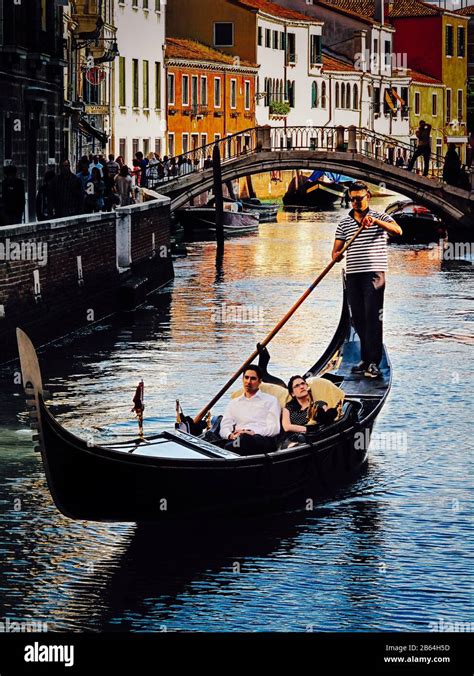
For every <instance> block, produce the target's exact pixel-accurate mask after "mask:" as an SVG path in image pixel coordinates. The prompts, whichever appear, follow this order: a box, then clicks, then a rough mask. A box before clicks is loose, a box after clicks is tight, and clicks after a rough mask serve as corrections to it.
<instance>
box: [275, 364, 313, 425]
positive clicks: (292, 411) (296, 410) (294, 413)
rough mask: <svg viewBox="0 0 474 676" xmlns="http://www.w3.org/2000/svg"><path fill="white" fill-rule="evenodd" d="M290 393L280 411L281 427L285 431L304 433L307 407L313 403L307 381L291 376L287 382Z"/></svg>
mask: <svg viewBox="0 0 474 676" xmlns="http://www.w3.org/2000/svg"><path fill="white" fill-rule="evenodd" d="M288 392H289V393H290V395H291V397H292V398H291V401H289V402H288V403H287V404H286V406H285V408H284V409H283V413H282V421H281V424H282V427H283V429H284V430H285V432H293V433H300V434H306V431H307V430H306V424H307V422H308V413H309V409H310V407H311V405H312V403H313V398H312V396H311V390H310V389H309V386H308V383H307V382H306V380H305V379H304V378H302V377H301V376H292V377H291V378H290V380H289V382H288Z"/></svg>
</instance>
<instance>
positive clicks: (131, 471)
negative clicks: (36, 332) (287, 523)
mask: <svg viewBox="0 0 474 676" xmlns="http://www.w3.org/2000/svg"><path fill="white" fill-rule="evenodd" d="M17 333H18V345H19V353H20V361H21V370H22V376H23V383H24V388H25V393H26V396H27V404H28V407H29V409H30V416H31V417H32V419H33V421H34V423H33V424H34V427H35V428H36V429H37V435H36V441H37V442H38V446H37V449H36V450H39V451H40V452H41V457H42V460H43V465H44V469H45V473H46V478H47V482H48V486H49V490H50V492H51V495H52V498H53V500H54V503H55V504H56V507H57V508H58V509H59V510H60V512H62V513H63V514H64V515H66V516H68V517H70V518H72V519H86V520H90V521H121V522H142V521H144V522H147V521H148V522H149V521H152V522H159V521H169V520H173V519H192V518H196V517H199V518H201V517H202V515H206V514H207V515H212V516H215V515H233V516H234V517H235V516H237V517H240V515H243V514H245V513H248V512H251V513H254V514H255V513H258V512H261V511H263V510H268V509H270V510H273V509H278V508H282V507H285V505H287V504H289V502H291V504H292V505H296V506H297V507H298V505H299V506H300V507H301V508H307V501H308V499H317V498H318V497H319V498H320V497H321V496H323V495H327V493H328V491H329V492H331V491H332V490H333V489H334V488H335V487H337V486H340V485H341V484H345V483H347V482H350V481H352V480H353V479H354V478H355V477H356V476H357V475H358V474H359V473H360V471H361V470H362V469H363V467H364V465H365V463H366V461H367V446H368V441H369V439H370V434H371V430H372V426H373V424H374V422H375V420H376V418H377V415H378V413H379V412H380V410H381V408H382V406H383V404H384V402H385V399H386V398H387V395H388V392H389V390H390V385H391V367H390V362H389V359H388V356H387V353H386V352H385V350H384V354H383V359H382V362H381V371H382V377H381V378H380V379H377V380H369V379H366V378H363V377H360V376H356V375H353V374H352V373H351V367H352V366H353V365H354V364H356V363H357V362H358V361H359V359H360V345H359V341H358V338H357V336H356V334H354V331H353V329H352V328H351V323H350V316H349V310H348V306H347V302H346V300H345V297H344V302H343V308H342V314H341V318H340V321H339V325H338V328H337V330H336V332H335V335H334V337H333V339H332V341H331V343H330V344H329V346H328V348H327V349H326V351H325V352H324V354H323V355H322V357H321V358H320V359H318V360H317V361H316V363H315V364H314V365H313V366H312V367H311V368H310V369H309V371H308V372H307V373H306V376H307V377H310V376H318V377H321V378H325V379H327V380H330V381H332V382H333V383H335V384H336V385H338V386H339V387H341V388H342V389H343V390H344V393H345V399H344V403H343V406H342V410H341V414H340V417H339V419H338V420H336V421H335V422H332V423H330V424H328V425H326V426H324V425H322V426H320V427H318V429H317V432H316V433H315V434H312V435H310V436H309V435H307V436H306V437H302V439H300V441H299V443H298V444H297V445H296V446H293V447H288V448H280V449H279V450H276V451H275V452H272V453H268V454H265V455H264V454H262V455H254V456H247V457H242V456H239V455H238V453H237V452H234V451H229V450H226V449H223V448H220V447H219V446H216V445H214V444H212V443H210V442H208V441H206V440H205V439H204V438H203V437H202V435H201V436H193V435H192V434H188V433H186V432H183V431H181V430H179V429H176V430H168V431H164V432H162V433H160V434H157V435H155V436H152V437H149V438H146V439H136V440H134V441H127V442H122V443H112V444H105V445H90V443H88V442H86V441H84V440H83V439H80V438H78V437H77V436H75V435H74V434H72V433H71V432H69V431H68V430H67V429H65V428H64V427H63V426H62V425H61V424H60V423H59V422H58V421H57V420H56V419H55V417H54V416H53V415H52V413H51V411H50V410H49V408H48V406H47V405H46V403H45V398H44V397H45V395H44V392H43V386H42V380H41V372H40V367H39V363H38V358H37V355H36V352H35V349H34V347H33V345H32V343H31V341H30V340H29V338H28V337H27V336H26V334H25V333H23V332H22V331H21V330H20V329H18V332H17ZM265 372H266V375H265V378H264V380H266V381H270V382H271V381H273V382H278V379H276V378H275V377H273V376H270V375H269V374H268V371H265ZM284 445H285V444H282V446H284Z"/></svg>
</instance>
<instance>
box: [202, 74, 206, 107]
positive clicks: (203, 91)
mask: <svg viewBox="0 0 474 676" xmlns="http://www.w3.org/2000/svg"><path fill="white" fill-rule="evenodd" d="M201 106H207V77H206V76H205V75H203V76H202V77H201Z"/></svg>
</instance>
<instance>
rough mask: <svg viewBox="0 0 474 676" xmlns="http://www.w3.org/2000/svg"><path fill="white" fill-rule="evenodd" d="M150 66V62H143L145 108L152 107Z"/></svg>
mask: <svg viewBox="0 0 474 676" xmlns="http://www.w3.org/2000/svg"><path fill="white" fill-rule="evenodd" d="M149 78H150V64H149V62H148V61H144V62H143V107H144V108H149V107H150V81H149Z"/></svg>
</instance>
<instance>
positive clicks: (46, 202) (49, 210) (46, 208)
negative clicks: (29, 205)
mask: <svg viewBox="0 0 474 676" xmlns="http://www.w3.org/2000/svg"><path fill="white" fill-rule="evenodd" d="M54 176H55V174H54V170H53V169H48V171H47V172H46V173H45V175H44V177H43V183H42V184H41V185H40V187H39V189H38V193H37V195H36V218H37V219H38V221H48V220H49V219H50V218H54V207H53V199H52V194H51V186H52V182H53V180H54Z"/></svg>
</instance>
